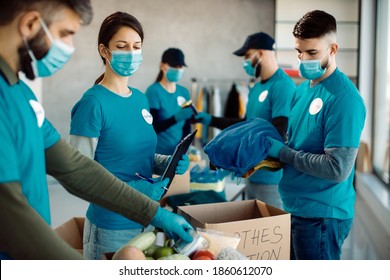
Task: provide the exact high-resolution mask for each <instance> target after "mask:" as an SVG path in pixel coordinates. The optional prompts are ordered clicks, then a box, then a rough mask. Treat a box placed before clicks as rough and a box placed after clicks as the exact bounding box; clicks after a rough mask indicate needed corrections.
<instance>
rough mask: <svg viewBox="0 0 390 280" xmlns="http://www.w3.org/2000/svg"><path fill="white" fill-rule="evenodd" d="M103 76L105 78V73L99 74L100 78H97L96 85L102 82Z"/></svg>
mask: <svg viewBox="0 0 390 280" xmlns="http://www.w3.org/2000/svg"><path fill="white" fill-rule="evenodd" d="M103 78H104V73H103V74H101V75H100V76H99V78H97V79H96V81H95V85H97V84H98V83H100V82H101V81H102V80H103Z"/></svg>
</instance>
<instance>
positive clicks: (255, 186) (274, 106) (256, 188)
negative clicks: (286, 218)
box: [195, 32, 295, 208]
mask: <svg viewBox="0 0 390 280" xmlns="http://www.w3.org/2000/svg"><path fill="white" fill-rule="evenodd" d="M233 54H235V55H237V56H243V57H244V60H243V64H242V65H243V68H244V70H245V72H246V73H247V74H248V75H249V76H251V77H255V78H258V79H259V81H257V82H256V83H255V84H254V86H253V87H252V88H250V91H249V95H248V103H247V106H246V113H245V118H244V119H231V118H219V117H214V116H211V115H209V114H207V113H203V112H199V113H198V115H197V116H195V119H196V120H198V121H200V122H201V123H202V124H204V125H210V126H213V127H217V128H219V129H224V128H226V127H228V126H230V125H233V124H235V123H237V122H240V121H243V120H245V119H250V118H263V119H265V120H267V121H268V122H270V123H272V124H273V125H274V126H275V128H276V129H277V130H278V132H279V134H280V135H281V136H282V138H283V139H286V132H287V125H288V116H289V114H290V104H291V101H292V99H293V95H294V91H295V84H294V82H293V81H292V79H291V78H290V77H288V76H287V74H286V73H285V72H284V71H283V70H282V69H281V68H279V66H278V63H277V61H276V55H275V41H274V39H273V38H272V37H271V36H269V35H268V34H266V33H264V32H258V33H254V34H251V35H249V36H248V37H247V38H246V40H245V42H244V44H243V46H242V47H241V48H240V49H238V50H236V51H235V52H233ZM259 145H260V144H259ZM281 177H282V170H279V171H274V172H270V171H265V170H261V169H260V170H258V171H257V172H255V173H254V174H253V175H251V176H250V177H249V178H248V181H247V188H246V191H247V198H248V199H260V200H262V201H264V202H266V203H268V204H270V205H272V206H275V207H278V208H283V206H282V201H281V199H280V196H279V192H278V184H279V180H280V178H281Z"/></svg>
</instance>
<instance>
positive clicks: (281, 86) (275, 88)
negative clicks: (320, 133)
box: [246, 68, 296, 185]
mask: <svg viewBox="0 0 390 280" xmlns="http://www.w3.org/2000/svg"><path fill="white" fill-rule="evenodd" d="M295 88H296V87H295V84H294V82H293V81H292V80H291V78H290V77H289V76H288V75H287V74H286V73H285V72H284V71H283V70H282V69H280V68H279V69H278V70H277V71H276V72H275V74H274V75H272V77H271V78H269V79H268V80H267V81H265V82H264V83H262V82H258V83H256V84H255V85H254V86H253V87H252V88H251V89H250V91H249V95H248V103H247V106H246V118H247V119H250V118H262V119H265V120H267V121H268V122H270V123H272V119H273V118H277V117H287V118H288V117H289V114H290V108H291V102H292V100H293V97H294V92H295ZM282 172H283V170H279V171H272V172H271V171H264V170H258V171H257V172H255V173H254V174H253V175H252V176H250V177H249V181H251V182H253V183H256V184H270V185H277V184H278V183H279V181H280V179H281V178H282Z"/></svg>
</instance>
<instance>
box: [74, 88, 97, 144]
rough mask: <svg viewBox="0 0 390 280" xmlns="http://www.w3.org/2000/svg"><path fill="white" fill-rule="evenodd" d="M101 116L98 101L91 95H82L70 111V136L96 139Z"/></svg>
mask: <svg viewBox="0 0 390 280" xmlns="http://www.w3.org/2000/svg"><path fill="white" fill-rule="evenodd" d="M102 123H103V116H102V110H101V105H100V103H99V101H98V100H97V99H96V98H95V97H94V96H92V95H84V96H83V97H82V98H81V100H80V101H79V102H77V103H76V105H75V106H74V107H73V109H72V114H71V122H70V134H71V135H78V136H85V137H89V138H98V137H99V136H100V131H101V128H102Z"/></svg>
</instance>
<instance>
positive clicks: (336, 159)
mask: <svg viewBox="0 0 390 280" xmlns="http://www.w3.org/2000/svg"><path fill="white" fill-rule="evenodd" d="M357 151H358V149H357V148H327V149H325V154H312V153H305V152H303V151H295V150H293V149H291V148H288V147H284V148H283V149H282V150H281V152H280V161H282V162H284V163H288V164H290V165H292V166H294V168H295V169H296V170H298V171H301V172H304V173H306V174H309V175H312V176H315V177H319V178H323V179H327V180H331V181H335V182H342V181H344V180H345V179H347V178H348V176H349V175H350V174H351V171H352V168H353V166H354V164H355V160H356V155H357Z"/></svg>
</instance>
